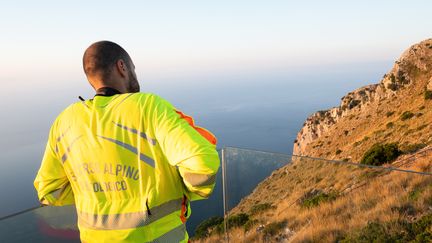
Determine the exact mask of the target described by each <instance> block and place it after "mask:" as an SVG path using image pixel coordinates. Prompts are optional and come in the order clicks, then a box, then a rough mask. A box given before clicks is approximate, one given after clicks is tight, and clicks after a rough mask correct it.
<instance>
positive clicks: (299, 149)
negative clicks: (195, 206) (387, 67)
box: [198, 39, 432, 242]
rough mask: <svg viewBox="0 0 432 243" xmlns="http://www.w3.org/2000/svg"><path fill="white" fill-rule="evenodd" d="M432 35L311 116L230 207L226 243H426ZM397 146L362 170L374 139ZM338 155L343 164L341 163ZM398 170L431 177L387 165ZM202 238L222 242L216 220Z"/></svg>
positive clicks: (430, 237) (430, 222) (431, 228)
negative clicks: (285, 157)
mask: <svg viewBox="0 0 432 243" xmlns="http://www.w3.org/2000/svg"><path fill="white" fill-rule="evenodd" d="M431 108H432V39H428V40H425V41H422V42H420V43H419V44H416V45H414V46H412V47H410V48H409V49H408V50H407V51H405V52H404V53H403V54H402V56H401V57H400V58H399V60H398V61H396V63H395V65H394V67H393V68H392V70H391V71H390V72H388V73H387V74H386V75H384V77H383V79H382V80H381V82H380V83H379V84H374V85H369V86H366V87H363V88H360V89H357V90H355V91H353V92H350V93H349V94H347V95H346V96H344V97H343V98H342V102H341V105H340V106H339V107H335V108H332V109H330V110H327V111H319V112H317V113H314V114H313V115H311V116H310V117H309V118H307V120H306V122H305V124H304V127H303V128H302V129H301V131H300V132H299V134H298V136H297V140H296V141H295V144H294V153H295V154H297V155H307V156H311V157H321V158H326V159H332V160H334V159H337V160H339V162H335V161H330V160H325V159H318V160H317V159H312V158H307V157H302V158H300V157H296V156H294V157H293V163H291V164H288V165H286V166H284V167H282V168H280V169H278V170H276V171H274V172H273V173H272V175H271V176H270V177H268V178H267V179H265V180H264V181H263V182H261V183H260V184H259V185H258V186H257V187H256V188H255V190H254V191H253V192H252V193H251V194H250V195H249V196H247V197H245V198H244V199H243V200H242V201H241V202H240V203H239V204H238V205H237V206H236V207H235V208H234V209H233V210H232V211H231V212H230V215H231V217H230V220H229V221H230V223H231V225H232V227H231V228H230V230H229V235H230V239H231V241H232V242H248V241H250V242H287V241H289V242H339V241H342V242H372V241H374V240H376V241H377V242H395V241H400V242H411V241H412V242H431V241H432V174H431V173H432V145H431V143H432V136H431V135H432V129H431V125H430V123H429V121H431V120H432V111H431ZM391 142H394V143H396V144H398V145H399V146H400V148H401V149H402V152H403V153H402V155H400V156H399V157H398V158H397V159H396V160H395V161H393V162H389V163H387V164H384V167H382V168H369V167H360V166H358V165H355V164H349V163H346V162H343V161H354V162H357V161H360V159H361V158H362V157H363V155H364V154H365V152H366V151H367V150H369V149H370V148H371V147H372V146H373V145H374V144H384V143H391ZM342 160H343V161H342ZM388 167H392V168H399V169H404V170H411V171H417V172H426V173H429V174H426V175H425V174H416V173H408V172H400V171H389V170H385V169H383V168H388ZM204 229H205V230H204V233H205V234H204V235H207V237H206V238H202V239H200V240H198V241H201V242H220V241H221V240H222V239H223V238H222V236H221V235H220V232H221V229H222V227H221V221H220V220H217V219H214V220H213V221H212V222H208V224H207V225H206V227H205V228H204Z"/></svg>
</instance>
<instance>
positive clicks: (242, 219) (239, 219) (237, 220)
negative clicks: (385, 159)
mask: <svg viewBox="0 0 432 243" xmlns="http://www.w3.org/2000/svg"><path fill="white" fill-rule="evenodd" d="M248 221H249V215H247V214H245V213H240V214H235V215H233V216H230V217H228V227H229V228H235V227H239V226H243V225H245V224H246V223H247V222H248Z"/></svg>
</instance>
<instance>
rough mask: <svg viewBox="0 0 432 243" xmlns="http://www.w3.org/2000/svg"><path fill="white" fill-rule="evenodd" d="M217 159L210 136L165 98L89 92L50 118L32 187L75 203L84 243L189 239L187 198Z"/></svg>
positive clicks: (209, 180) (211, 178)
mask: <svg viewBox="0 0 432 243" xmlns="http://www.w3.org/2000/svg"><path fill="white" fill-rule="evenodd" d="M219 164H220V161H219V157H218V153H217V151H216V138H215V137H214V135H213V134H211V133H210V132H209V131H207V130H205V129H203V128H200V127H197V126H195V124H194V122H193V120H192V118H190V117H188V116H186V115H184V114H183V113H181V112H180V111H177V110H176V109H175V108H174V107H173V106H172V105H171V104H170V103H169V102H167V101H165V100H164V99H162V98H160V97H158V96H156V95H153V94H146V93H126V94H116V95H112V96H95V97H94V98H93V99H91V100H87V101H84V102H77V103H75V104H73V105H71V106H69V107H68V108H66V109H65V110H64V111H63V112H62V113H61V114H60V115H59V116H58V117H57V119H56V120H55V121H54V123H53V125H52V127H51V130H50V134H49V139H48V143H47V146H46V150H45V154H44V157H43V160H42V164H41V167H40V169H39V172H38V174H37V176H36V179H35V182H34V185H35V188H36V190H37V192H38V197H39V200H40V201H41V202H42V203H43V204H48V205H55V206H61V205H68V204H76V208H77V214H78V227H79V229H80V235H81V240H82V241H83V242H178V241H181V242H183V241H184V242H187V241H188V235H187V232H186V229H185V221H186V218H187V217H189V216H190V207H189V202H188V201H189V200H199V199H204V198H207V197H208V196H209V195H210V194H211V193H212V190H213V188H214V185H215V179H216V173H217V171H218V169H219ZM185 213H187V215H185Z"/></svg>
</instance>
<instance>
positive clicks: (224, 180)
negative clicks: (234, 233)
mask: <svg viewBox="0 0 432 243" xmlns="http://www.w3.org/2000/svg"><path fill="white" fill-rule="evenodd" d="M225 149H226V148H223V149H222V194H223V195H222V197H223V210H224V235H225V242H227V243H229V235H228V205H227V202H228V195H227V177H226V168H227V166H226V158H225Z"/></svg>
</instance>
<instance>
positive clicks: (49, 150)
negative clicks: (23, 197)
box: [34, 123, 75, 206]
mask: <svg viewBox="0 0 432 243" xmlns="http://www.w3.org/2000/svg"><path fill="white" fill-rule="evenodd" d="M54 129H55V123H54V124H53V126H52V127H51V129H50V133H49V137H48V142H47V145H46V148H45V153H44V156H43V159H42V163H41V166H40V168H39V171H38V173H37V175H36V178H35V181H34V186H35V188H36V191H37V194H38V199H39V201H40V202H41V204H43V205H52V206H63V205H70V204H74V202H75V200H74V195H73V191H72V188H71V185H70V183H69V180H68V178H67V176H66V173H65V171H64V169H63V164H62V163H61V160H59V156H58V155H57V153H56V151H55V149H54V148H55V146H56V144H55V143H56V140H55V137H54V136H55V133H54Z"/></svg>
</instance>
